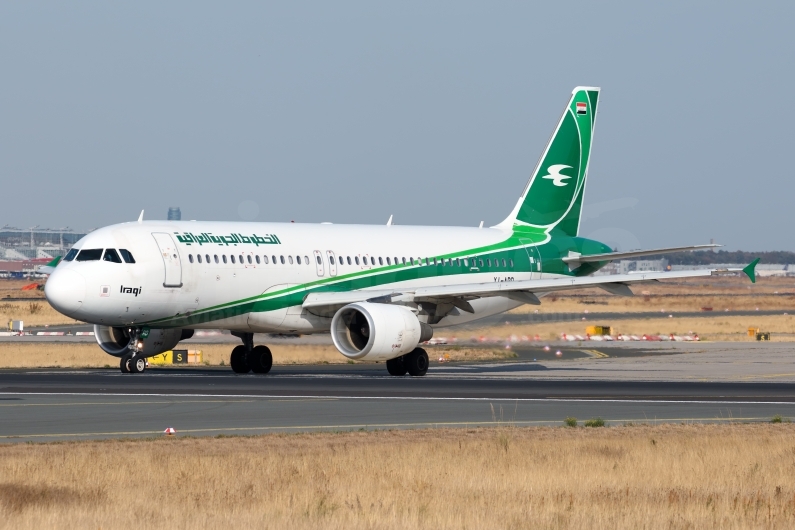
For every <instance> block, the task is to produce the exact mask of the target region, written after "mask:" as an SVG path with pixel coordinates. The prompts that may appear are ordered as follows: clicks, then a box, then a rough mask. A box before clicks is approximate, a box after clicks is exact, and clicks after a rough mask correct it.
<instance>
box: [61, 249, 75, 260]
mask: <svg viewBox="0 0 795 530" xmlns="http://www.w3.org/2000/svg"><path fill="white" fill-rule="evenodd" d="M77 252H78V251H77V249H76V248H73V249H72V250H70V251H69V252H67V253H66V256H64V258H63V260H64V261H72V260H73V259H75V256H77Z"/></svg>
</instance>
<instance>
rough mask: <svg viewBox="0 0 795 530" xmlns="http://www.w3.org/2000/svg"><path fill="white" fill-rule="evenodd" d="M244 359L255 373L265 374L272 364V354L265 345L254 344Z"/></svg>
mask: <svg viewBox="0 0 795 530" xmlns="http://www.w3.org/2000/svg"><path fill="white" fill-rule="evenodd" d="M246 360H247V362H248V365H249V366H250V367H251V371H252V372H254V373H255V374H267V373H268V372H270V371H271V367H272V366H273V355H271V350H270V348H268V347H267V346H254V348H253V349H252V350H251V351H250V352H249V354H248V355H247V356H246Z"/></svg>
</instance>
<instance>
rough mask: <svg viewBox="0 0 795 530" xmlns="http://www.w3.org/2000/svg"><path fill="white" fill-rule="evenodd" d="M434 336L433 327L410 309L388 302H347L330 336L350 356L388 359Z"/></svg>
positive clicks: (332, 323)
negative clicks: (419, 318) (418, 317)
mask: <svg viewBox="0 0 795 530" xmlns="http://www.w3.org/2000/svg"><path fill="white" fill-rule="evenodd" d="M431 337H433V328H432V327H431V326H429V325H428V324H425V323H424V322H420V321H419V320H417V316H416V315H415V314H414V313H413V312H412V311H411V309H409V308H407V307H404V306H399V305H388V304H374V303H371V302H357V303H354V304H348V305H346V306H345V307H343V308H342V309H340V310H339V311H337V313H336V314H335V315H334V318H333V319H332V320H331V339H332V340H333V341H334V346H336V347H337V349H338V350H339V352H340V353H341V354H343V355H344V356H345V357H348V358H349V359H358V360H365V361H386V360H389V359H394V358H395V357H400V356H401V355H405V354H406V353H409V352H411V351H412V350H414V348H416V347H417V345H418V344H419V343H420V342H424V341H426V340H429V339H430V338H431Z"/></svg>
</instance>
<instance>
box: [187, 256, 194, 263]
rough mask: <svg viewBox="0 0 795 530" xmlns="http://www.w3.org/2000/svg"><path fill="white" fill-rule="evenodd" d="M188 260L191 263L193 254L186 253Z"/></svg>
mask: <svg viewBox="0 0 795 530" xmlns="http://www.w3.org/2000/svg"><path fill="white" fill-rule="evenodd" d="M188 261H190V262H191V263H193V254H188Z"/></svg>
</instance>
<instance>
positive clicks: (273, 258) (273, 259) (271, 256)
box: [271, 256, 276, 265]
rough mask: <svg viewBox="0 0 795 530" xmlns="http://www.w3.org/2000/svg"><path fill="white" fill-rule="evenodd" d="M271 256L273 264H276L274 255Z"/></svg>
mask: <svg viewBox="0 0 795 530" xmlns="http://www.w3.org/2000/svg"><path fill="white" fill-rule="evenodd" d="M271 258H272V259H273V264H274V265H276V256H271Z"/></svg>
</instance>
